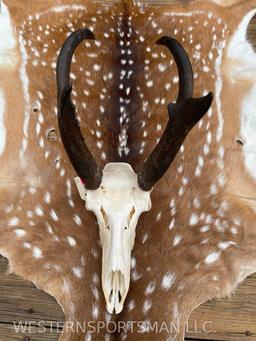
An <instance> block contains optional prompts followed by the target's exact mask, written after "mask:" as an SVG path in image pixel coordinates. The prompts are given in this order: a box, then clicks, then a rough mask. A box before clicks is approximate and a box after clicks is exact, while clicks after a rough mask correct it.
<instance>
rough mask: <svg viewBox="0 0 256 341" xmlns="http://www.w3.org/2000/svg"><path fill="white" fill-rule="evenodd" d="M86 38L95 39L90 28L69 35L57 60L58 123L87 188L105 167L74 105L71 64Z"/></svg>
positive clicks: (97, 182) (97, 183)
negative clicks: (87, 141) (85, 135)
mask: <svg viewBox="0 0 256 341" xmlns="http://www.w3.org/2000/svg"><path fill="white" fill-rule="evenodd" d="M84 39H94V35H93V33H92V32H91V31H90V30H88V29H82V30H78V31H76V32H73V33H72V34H70V36H69V37H68V38H67V39H66V41H65V43H64V44H63V46H62V48H61V50H60V53H59V56H58V61H57V96H58V122H59V129H60V134H61V139H62V142H63V144H64V147H65V150H66V152H67V154H68V157H69V159H70V162H71V163H72V165H73V167H74V169H75V171H76V172H77V174H78V176H79V177H80V178H81V179H82V180H83V181H84V182H85V186H86V188H88V189H90V190H95V189H97V188H98V187H99V186H100V183H101V179H102V169H101V168H100V167H99V166H98V165H97V163H96V161H95V160H94V158H93V156H92V154H91V152H90V151H89V149H88V148H87V146H86V144H85V142H84V138H83V136H82V134H81V131H80V128H79V124H78V121H77V117H76V113H75V106H74V105H73V103H72V101H71V91H72V86H71V85H70V78H69V76H70V65H71V60H72V57H73V54H74V51H75V49H76V47H77V46H78V45H79V44H80V43H81V42H82V41H83V40H84Z"/></svg>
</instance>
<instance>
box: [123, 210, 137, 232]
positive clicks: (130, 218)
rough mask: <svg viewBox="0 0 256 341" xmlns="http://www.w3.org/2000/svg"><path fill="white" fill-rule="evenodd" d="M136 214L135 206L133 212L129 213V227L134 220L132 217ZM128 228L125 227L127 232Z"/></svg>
mask: <svg viewBox="0 0 256 341" xmlns="http://www.w3.org/2000/svg"><path fill="white" fill-rule="evenodd" d="M134 213H135V207H134V206H133V207H132V209H131V212H130V213H129V217H128V225H130V222H131V220H132V217H133V215H134ZM127 228H128V227H125V230H127Z"/></svg>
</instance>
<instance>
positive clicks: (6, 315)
mask: <svg viewBox="0 0 256 341" xmlns="http://www.w3.org/2000/svg"><path fill="white" fill-rule="evenodd" d="M7 268H8V261H7V259H6V258H4V257H0V341H6V340H26V338H25V337H29V338H30V339H27V341H29V340H33V341H41V340H44V341H45V340H49V341H53V340H58V337H59V333H60V332H61V328H60V329H59V330H57V328H56V327H57V323H58V325H59V326H60V327H61V326H63V323H64V314H63V312H62V309H61V307H60V306H59V304H58V303H57V302H56V300H55V299H54V298H53V297H52V296H50V295H48V294H46V293H45V292H43V291H41V290H39V289H37V288H36V287H35V285H34V284H33V283H32V282H30V281H26V280H23V279H22V278H20V277H18V276H16V275H14V274H9V275H8V274H7V273H6V270H7ZM28 321H31V328H30V329H32V332H29V331H28V329H29V328H28V327H29V326H28V325H26V322H28ZM39 322H40V325H39V326H40V328H39V327H35V326H38V323H39ZM14 323H15V325H14ZM19 323H24V325H23V326H24V327H26V326H27V328H25V330H27V331H26V332H25V333H24V332H22V328H21V331H20V332H19V333H17V332H16V330H15V326H17V327H18V326H19ZM42 328H46V330H45V332H44V333H42Z"/></svg>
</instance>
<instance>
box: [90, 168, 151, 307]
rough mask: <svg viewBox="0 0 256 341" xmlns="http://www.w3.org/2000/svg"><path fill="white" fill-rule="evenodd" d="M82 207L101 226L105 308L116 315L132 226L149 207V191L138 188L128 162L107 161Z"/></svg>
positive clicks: (124, 287) (122, 293)
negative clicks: (97, 182) (91, 214)
mask: <svg viewBox="0 0 256 341" xmlns="http://www.w3.org/2000/svg"><path fill="white" fill-rule="evenodd" d="M85 206H86V208H87V209H88V210H90V211H93V212H94V214H95V215H96V217H97V221H98V225H99V229H100V241H101V245H102V287H103V292H104V296H105V299H106V303H107V310H108V312H109V313H114V312H115V313H116V314H119V313H120V312H121V311H122V309H123V304H124V300H125V298H126V295H127V293H128V290H129V284H130V264H131V251H132V249H133V245H134V240H135V229H136V226H137V223H138V220H139V217H140V215H141V213H142V212H145V211H149V210H150V208H151V200H150V192H146V191H143V190H141V189H140V188H139V186H138V176H137V174H136V173H135V172H134V171H133V169H132V167H131V166H130V165H129V164H127V163H108V164H107V165H106V166H105V168H104V170H103V177H102V182H101V185H100V187H99V188H98V189H97V190H87V196H86V205H85Z"/></svg>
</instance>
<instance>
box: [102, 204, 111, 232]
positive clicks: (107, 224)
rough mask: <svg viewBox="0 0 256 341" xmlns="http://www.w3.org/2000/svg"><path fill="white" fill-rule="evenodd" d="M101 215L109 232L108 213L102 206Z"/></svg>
mask: <svg viewBox="0 0 256 341" xmlns="http://www.w3.org/2000/svg"><path fill="white" fill-rule="evenodd" d="M100 213H101V214H102V217H103V219H104V222H105V225H106V228H107V229H108V230H109V222H108V216H107V213H106V212H105V210H104V208H103V207H102V206H101V208H100Z"/></svg>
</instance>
